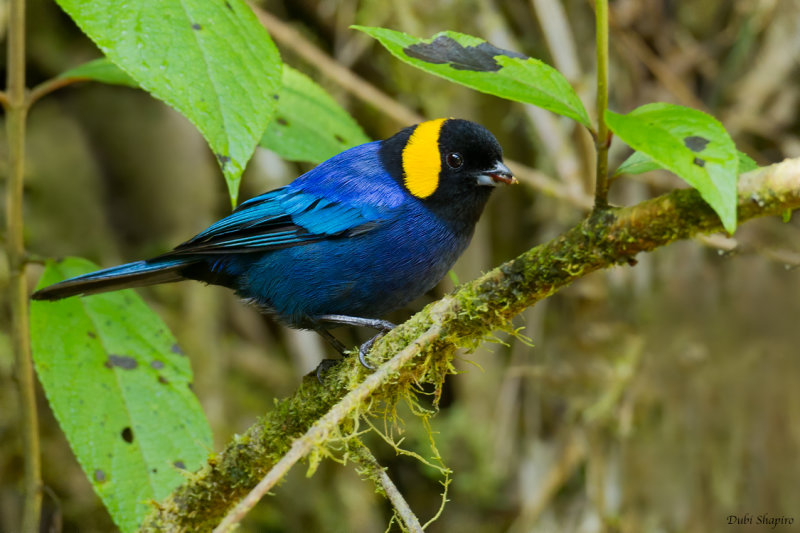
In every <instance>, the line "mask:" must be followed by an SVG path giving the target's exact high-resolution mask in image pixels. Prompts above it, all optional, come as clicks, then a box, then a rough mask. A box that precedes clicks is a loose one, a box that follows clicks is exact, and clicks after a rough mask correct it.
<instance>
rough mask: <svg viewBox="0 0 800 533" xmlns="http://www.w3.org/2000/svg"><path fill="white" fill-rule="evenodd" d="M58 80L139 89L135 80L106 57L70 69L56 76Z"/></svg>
mask: <svg viewBox="0 0 800 533" xmlns="http://www.w3.org/2000/svg"><path fill="white" fill-rule="evenodd" d="M58 78H59V79H64V80H70V79H75V80H92V81H99V82H101V83H107V84H109V85H124V86H125V87H133V88H134V89H138V88H139V84H138V83H136V80H134V79H133V78H131V77H130V76H128V74H127V73H126V72H125V71H124V70H122V69H121V68H119V67H118V66H116V65H115V64H114V63H112V62H111V61H109V60H108V58H106V57H101V58H98V59H93V60H91V61H89V62H88V63H84V64H83V65H78V66H77V67H75V68H71V69H69V70H67V71H66V72H62V73H61V74H59V76H58Z"/></svg>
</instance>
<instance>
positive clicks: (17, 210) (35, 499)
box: [6, 0, 42, 533]
mask: <svg viewBox="0 0 800 533" xmlns="http://www.w3.org/2000/svg"><path fill="white" fill-rule="evenodd" d="M26 92H27V91H26V89H25V0H11V2H10V5H9V17H8V89H7V92H6V95H7V97H8V109H7V113H6V130H7V133H8V170H9V172H8V182H7V187H6V241H7V246H8V262H9V269H10V274H11V275H10V284H9V298H8V301H9V306H10V310H11V338H12V343H13V346H14V355H15V360H16V374H17V376H16V377H17V386H18V387H19V394H20V406H21V413H20V416H21V418H22V420H21V426H22V444H23V448H22V453H23V456H24V458H25V502H24V505H23V508H22V531H24V532H25V533H29V532H30V533H34V532H38V531H39V516H40V514H41V506H42V493H41V462H40V461H41V460H40V455H39V434H38V428H39V424H38V416H37V413H36V389H35V386H34V377H33V365H32V363H31V349H30V337H29V334H28V289H27V284H26V280H25V243H24V240H23V235H24V234H23V225H22V224H23V219H22V194H23V188H22V186H23V181H24V178H25V118H26V114H27V106H28V104H27V101H26V97H27V94H26Z"/></svg>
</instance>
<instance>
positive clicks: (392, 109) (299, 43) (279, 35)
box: [251, 5, 425, 125]
mask: <svg viewBox="0 0 800 533" xmlns="http://www.w3.org/2000/svg"><path fill="white" fill-rule="evenodd" d="M251 7H252V8H253V11H254V12H255V14H256V16H257V17H258V20H259V21H261V24H263V25H264V27H265V28H267V30H268V31H269V34H270V35H271V36H272V37H274V38H275V40H276V41H278V42H279V43H281V44H283V45H284V46H286V47H288V48H291V49H292V50H293V51H294V52H296V53H297V55H299V56H300V57H302V58H303V59H305V60H306V61H308V62H309V63H311V64H312V65H314V66H315V67H316V68H318V69H319V71H320V72H321V73H322V74H323V75H324V76H325V77H327V78H330V79H331V80H333V81H335V82H336V83H338V84H339V85H341V86H342V88H343V89H345V90H346V91H347V92H349V93H352V94H353V95H355V96H357V97H358V98H359V99H361V100H363V101H365V102H368V103H370V104H372V105H373V106H375V109H378V110H380V111H381V112H383V113H384V114H386V115H389V116H390V117H392V118H393V119H394V120H396V121H397V122H399V123H401V124H406V125H408V124H416V123H417V122H422V121H423V120H425V119H424V118H423V117H422V116H421V115H419V114H418V113H415V112H413V111H411V110H410V109H408V108H407V107H405V106H403V105H401V104H399V103H398V102H397V101H396V100H394V99H393V98H391V97H390V96H388V95H387V94H386V93H384V92H382V91H380V90H378V89H377V88H376V87H375V86H373V85H371V84H369V83H367V82H366V81H364V80H362V79H361V78H359V77H358V76H356V75H355V74H353V72H351V71H350V70H349V69H347V68H346V67H343V66H342V65H340V64H339V63H337V62H336V60H335V59H333V58H332V57H330V56H329V55H328V54H326V53H325V52H323V51H322V50H320V49H319V48H318V47H317V46H315V45H314V44H313V43H311V42H310V41H309V40H308V39H306V38H305V36H303V34H302V33H300V32H299V31H297V30H296V29H294V28H292V27H291V26H290V25H288V24H286V23H285V22H283V21H282V20H280V19H279V18H277V17H274V16H272V15H271V14H270V13H267V12H266V11H265V10H263V9H261V8H260V7H258V6H255V5H251Z"/></svg>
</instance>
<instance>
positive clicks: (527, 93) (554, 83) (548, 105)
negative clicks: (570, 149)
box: [351, 26, 592, 129]
mask: <svg viewBox="0 0 800 533" xmlns="http://www.w3.org/2000/svg"><path fill="white" fill-rule="evenodd" d="M351 27H352V28H354V29H357V30H360V31H363V32H364V33H366V34H368V35H370V36H371V37H373V38H375V39H377V40H378V41H379V42H380V43H381V44H382V45H383V46H384V47H386V49H387V50H389V51H390V52H391V53H392V54H393V55H394V56H395V57H397V58H399V59H401V60H402V61H405V62H406V63H408V64H409V65H413V66H415V67H417V68H420V69H422V70H424V71H426V72H430V73H431V74H436V75H437V76H441V77H443V78H445V79H448V80H450V81H454V82H456V83H460V84H461V85H466V86H467V87H470V88H472V89H475V90H477V91H481V92H484V93H488V94H493V95H495V96H499V97H501V98H506V99H509V100H515V101H517V102H524V103H526V104H533V105H536V106H539V107H543V108H544V109H548V110H550V111H552V112H554V113H558V114H559V115H564V116H565V117H569V118H571V119H573V120H577V121H578V122H580V123H581V124H583V125H584V126H586V127H587V128H589V129H591V127H592V124H591V121H590V120H589V115H588V114H587V113H586V109H585V108H584V107H583V104H582V103H581V101H580V98H578V95H577V94H576V93H575V91H574V90H573V89H572V86H571V85H570V84H569V82H568V81H567V79H566V78H564V76H563V75H562V74H561V73H560V72H558V71H557V70H556V69H554V68H553V67H551V66H550V65H547V64H546V63H543V62H542V61H539V60H538V59H533V58H531V57H528V56H525V55H523V54H520V53H517V52H511V51H509V50H503V49H502V48H497V47H496V46H494V45H492V44H490V43H488V42H486V41H484V40H483V39H479V38H477V37H473V36H471V35H465V34H463V33H456V32H453V31H445V32H441V33H437V34H436V35H434V36H433V37H431V38H430V39H418V38H416V37H412V36H410V35H408V34H405V33H402V32H399V31H393V30H389V29H386V28H373V27H365V26H351Z"/></svg>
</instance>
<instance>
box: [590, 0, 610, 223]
mask: <svg viewBox="0 0 800 533" xmlns="http://www.w3.org/2000/svg"><path fill="white" fill-rule="evenodd" d="M594 5H595V21H596V24H595V27H596V32H597V136H596V137H595V140H594V142H595V145H596V146H597V170H596V175H595V180H596V185H595V189H594V207H595V209H604V208H606V207H608V147H609V144H610V143H611V138H610V136H609V131H608V125H607V124H606V117H605V113H606V109H608V0H595V3H594Z"/></svg>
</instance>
